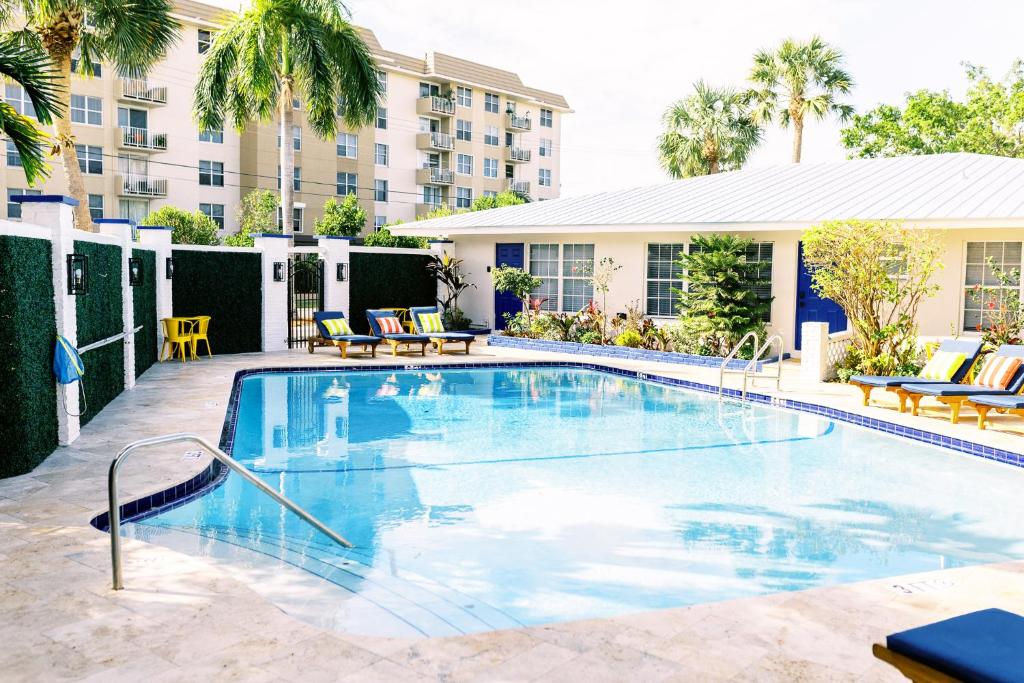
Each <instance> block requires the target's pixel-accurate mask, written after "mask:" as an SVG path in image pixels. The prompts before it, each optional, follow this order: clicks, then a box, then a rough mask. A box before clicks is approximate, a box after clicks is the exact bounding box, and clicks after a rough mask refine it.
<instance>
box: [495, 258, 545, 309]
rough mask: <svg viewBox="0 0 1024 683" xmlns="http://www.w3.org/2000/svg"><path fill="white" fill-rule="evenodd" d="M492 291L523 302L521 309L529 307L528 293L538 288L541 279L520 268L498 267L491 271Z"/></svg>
mask: <svg viewBox="0 0 1024 683" xmlns="http://www.w3.org/2000/svg"><path fill="white" fill-rule="evenodd" d="M491 282H493V283H494V291H496V292H508V293H509V294H512V295H513V296H515V297H516V298H517V299H519V300H520V301H522V302H523V308H524V309H526V308H528V307H529V305H530V293H531V292H532V291H533V290H535V289H537V288H538V287H540V285H541V279H540V278H539V277H534V276H533V275H530V274H529V273H527V272H526V271H525V270H523V269H522V268H515V267H513V266H498V267H497V268H492V269H491Z"/></svg>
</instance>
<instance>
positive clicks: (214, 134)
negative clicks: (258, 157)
mask: <svg viewBox="0 0 1024 683" xmlns="http://www.w3.org/2000/svg"><path fill="white" fill-rule="evenodd" d="M199 142H214V143H217V144H218V145H222V144H224V129H223V128H221V129H219V130H201V131H199ZM278 146H280V143H278Z"/></svg>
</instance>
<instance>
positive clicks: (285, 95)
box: [281, 77, 295, 234]
mask: <svg viewBox="0 0 1024 683" xmlns="http://www.w3.org/2000/svg"><path fill="white" fill-rule="evenodd" d="M294 175H295V147H294V145H293V143H292V83H291V79H290V78H287V77H286V78H285V79H284V82H283V83H282V84H281V231H282V232H284V233H285V234H287V233H288V232H290V230H291V226H292V213H293V207H294V206H295V187H294V185H293V182H294V180H293V177H294Z"/></svg>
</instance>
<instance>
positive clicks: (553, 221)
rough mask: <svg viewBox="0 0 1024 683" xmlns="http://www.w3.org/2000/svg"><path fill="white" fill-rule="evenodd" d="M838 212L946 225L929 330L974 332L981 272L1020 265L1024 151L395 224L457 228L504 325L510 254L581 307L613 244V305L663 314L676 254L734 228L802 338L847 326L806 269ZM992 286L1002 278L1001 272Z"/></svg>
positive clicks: (780, 327)
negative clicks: (813, 325)
mask: <svg viewBox="0 0 1024 683" xmlns="http://www.w3.org/2000/svg"><path fill="white" fill-rule="evenodd" d="M837 219H864V220H880V219H886V220H894V221H902V222H904V224H906V225H909V226H914V227H922V228H932V229H936V230H940V231H941V232H942V238H943V241H944V243H945V250H944V254H943V257H942V260H943V263H944V265H945V268H944V270H943V271H942V272H941V273H940V274H939V275H938V283H939V284H940V285H941V291H940V292H939V294H938V295H937V296H935V297H934V298H932V299H930V300H929V301H927V302H926V303H925V304H924V305H922V307H921V309H920V321H919V323H920V330H921V334H922V335H925V336H944V335H949V334H951V333H956V332H964V333H966V334H972V333H974V330H975V326H976V325H977V323H978V321H979V319H980V316H981V303H980V302H977V301H975V300H974V298H973V297H971V296H965V290H966V288H969V287H971V286H972V285H974V284H977V283H979V282H983V279H984V277H985V268H984V264H985V261H986V259H987V258H988V257H990V256H991V257H994V258H995V260H996V262H997V263H999V264H1001V265H1002V266H1003V267H1004V268H1006V269H1012V268H1021V266H1022V244H1024V160H1020V159H1008V158H1003V157H994V156H985V155H978V154H939V155H933V156H911V157H899V158H890V159H856V160H849V161H839V162H830V163H820V164H807V163H804V164H790V165H785V166H777V167H771V168H759V169H750V170H743V171H734V172H731V173H721V174H718V175H712V176H703V177H699V178H690V179H686V180H679V181H675V182H670V183H665V184H662V185H654V186H649V187H638V188H632V189H626V190H619V191H614V192H604V193H600V194H594V195H587V196H582V197H566V198H562V199H554V200H551V201H545V202H536V203H532V204H523V205H520V206H513V207H506V208H501V209H493V210H490V211H479V212H474V213H464V214H458V215H454V216H450V217H446V218H436V219H432V220H428V221H420V222H417V223H408V224H404V225H401V226H396V227H395V228H393V229H394V231H395V232H396V233H399V234H405V235H420V236H431V237H445V238H448V239H450V240H452V242H453V244H452V248H453V249H454V251H455V253H456V255H457V256H458V257H459V258H462V259H464V260H465V270H466V272H468V273H469V275H470V280H471V281H472V282H473V283H474V284H476V286H477V289H470V290H468V291H467V292H466V293H465V294H464V295H463V296H462V298H461V299H460V305H461V307H462V308H463V309H464V310H465V311H466V313H467V314H468V315H469V316H470V317H471V318H473V319H474V320H475V321H477V322H484V323H486V324H488V325H496V326H498V327H501V326H502V316H501V314H502V313H503V312H504V311H506V310H515V309H516V308H517V305H516V303H515V302H514V301H513V302H509V301H508V297H507V295H500V294H497V295H496V294H495V292H494V290H493V288H492V287H491V284H490V278H489V276H488V274H487V273H488V271H489V270H490V268H491V267H493V266H495V265H497V264H500V263H506V264H509V265H517V266H522V267H524V268H526V269H528V270H529V271H531V272H532V273H534V274H535V275H537V276H539V277H541V278H542V279H543V280H544V284H543V285H542V286H541V288H540V289H539V290H538V292H537V294H538V295H539V296H541V297H546V298H547V301H546V303H545V308H548V309H549V310H559V311H572V310H578V309H579V308H581V307H583V306H584V305H585V304H586V303H587V302H588V301H589V300H590V299H591V298H592V296H593V292H592V291H591V288H590V285H589V283H588V282H587V280H586V278H585V277H580V274H581V273H582V272H583V270H584V269H580V268H576V269H575V270H574V268H573V267H572V266H573V264H574V263H578V261H580V260H593V261H594V262H597V261H600V260H601V259H602V258H604V257H612V258H614V259H615V262H616V263H617V264H619V265H621V266H623V267H622V269H621V270H620V271H618V273H617V274H616V276H615V280H614V282H613V284H612V286H611V291H610V292H609V295H608V309H609V312H611V313H615V312H620V311H623V310H625V307H626V306H627V305H629V304H631V303H633V302H637V303H638V304H639V306H641V307H642V308H643V310H644V311H645V312H646V313H647V314H648V315H649V316H651V317H652V318H655V319H657V318H669V317H671V316H673V314H674V313H675V308H674V304H673V300H672V295H671V293H670V292H671V288H672V287H679V286H680V285H681V284H682V283H681V280H680V274H679V272H678V270H674V269H673V268H672V264H671V262H672V260H673V259H674V258H675V254H677V253H678V252H679V251H680V250H682V249H684V248H686V246H687V244H688V243H689V241H690V238H691V236H692V235H694V234H695V233H709V232H719V233H735V234H740V235H744V236H746V237H749V238H751V239H752V240H753V241H754V244H755V246H754V247H753V248H752V249H751V251H750V254H749V258H752V259H756V260H759V261H761V262H763V263H764V264H765V268H764V275H765V283H764V288H765V291H766V293H767V292H768V291H769V290H770V293H771V295H772V296H774V297H775V299H774V302H773V304H772V310H771V320H770V322H769V327H770V328H771V329H772V330H773V331H774V332H777V333H779V334H781V335H782V336H783V338H784V339H785V342H786V346H787V348H789V349H793V348H796V349H799V342H800V340H799V329H800V324H801V323H802V322H807V321H828V322H829V323H830V327H831V330H832V331H839V330H842V329H845V328H846V319H845V316H844V315H843V313H842V311H841V310H840V309H838V307H837V306H836V305H835V304H834V303H833V302H831V301H828V300H822V299H820V298H819V297H818V296H816V295H815V293H814V292H813V290H812V289H811V287H810V281H809V278H808V277H807V274H806V272H805V271H804V269H803V268H802V264H801V256H800V236H801V234H802V233H803V231H804V230H806V229H807V228H808V227H809V226H811V225H814V224H815V223H818V222H821V221H825V220H837ZM984 284H986V285H997V284H998V283H997V282H995V281H993V280H992V278H991V275H989V279H988V280H987V281H984Z"/></svg>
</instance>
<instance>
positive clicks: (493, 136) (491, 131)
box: [484, 126, 498, 147]
mask: <svg viewBox="0 0 1024 683" xmlns="http://www.w3.org/2000/svg"><path fill="white" fill-rule="evenodd" d="M484 144H485V145H491V146H492V147H497V146H498V127H497V126H487V127H486V128H484Z"/></svg>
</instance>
